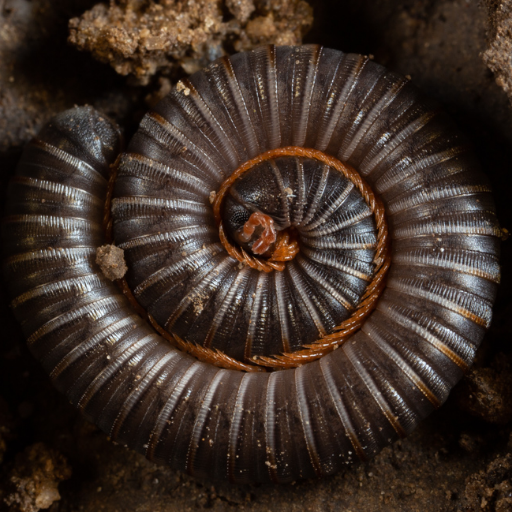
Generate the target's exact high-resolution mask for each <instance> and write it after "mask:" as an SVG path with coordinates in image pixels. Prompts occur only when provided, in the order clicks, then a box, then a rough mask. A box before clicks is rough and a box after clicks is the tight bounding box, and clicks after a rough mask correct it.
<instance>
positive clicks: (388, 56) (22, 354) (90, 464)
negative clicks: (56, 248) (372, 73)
mask: <svg viewBox="0 0 512 512" xmlns="http://www.w3.org/2000/svg"><path fill="white" fill-rule="evenodd" d="M94 3H95V2H94V1H92V0H91V1H88V0H74V1H72V0H32V1H30V0H0V189H1V190H2V191H4V190H5V185H6V183H7V181H8V179H9V177H10V176H11V175H12V173H13V172H14V168H15V164H16V161H17V159H18V157H19V154H20V150H21V147H22V146H23V144H24V143H25V142H26V141H27V140H28V139H29V138H30V137H31V136H32V135H33V134H34V133H35V132H36V131H37V129H38V128H39V127H40V126H41V124H42V123H43V122H44V121H45V120H47V119H48V118H49V117H50V116H51V115H53V114H54V113H56V112H58V111H60V110H62V109H64V108H68V107H71V106H73V105H74V104H84V103H88V104H91V105H94V106H95V107H97V108H99V109H102V110H103V111H104V112H105V113H106V114H109V115H110V116H112V117H114V118H115V119H116V120H118V121H119V122H120V123H122V125H123V126H125V127H126V132H127V134H128V135H129V134H130V133H131V132H132V131H133V130H134V127H135V126H136V123H137V122H138V120H139V119H140V117H141V115H142V113H143V112H144V110H145V109H146V106H147V103H150V102H152V101H154V100H155V99H157V98H158V97H159V96H161V94H163V93H165V91H166V90H167V89H168V88H169V84H170V83H171V82H172V81H173V80H174V78H175V77H176V76H179V74H180V73H183V72H184V70H186V68H187V67H186V65H185V66H183V65H182V64H183V63H180V61H178V63H177V64H173V63H172V62H171V61H170V60H169V61H167V60H166V59H167V57H165V56H163V55H162V53H159V54H151V53H149V55H150V56H151V57H148V55H147V54H144V52H146V50H147V49H148V47H147V46H144V48H143V47H142V46H140V47H139V46H137V48H138V49H137V50H136V51H135V54H137V57H136V58H137V59H139V60H137V62H138V63H140V62H145V61H144V55H146V57H148V58H153V57H154V58H155V59H156V61H158V62H159V63H160V64H159V66H160V68H162V69H163V70H164V71H165V72H166V73H168V76H164V77H162V76H159V75H157V74H155V75H151V74H150V73H148V72H146V71H144V73H143V75H144V77H145V78H144V81H145V82H146V83H147V85H146V86H145V87H140V86H139V87H137V86H135V85H133V84H134V81H133V80H130V79H127V78H126V77H121V76H119V75H117V74H116V72H115V71H114V70H113V69H112V67H110V66H108V65H106V64H101V63H98V62H96V61H94V60H93V59H92V58H91V56H90V55H89V54H88V53H83V52H77V51H76V50H75V49H74V48H72V47H70V46H68V45H67V44H66V38H67V36H68V31H67V22H68V20H69V19H71V18H74V17H78V16H80V15H81V14H82V13H83V12H84V11H86V10H89V9H91V8H93V5H94ZM147 3H148V2H144V1H142V0H141V1H130V2H129V1H121V0H119V2H117V4H116V5H125V6H126V5H127V4H130V5H131V6H132V7H134V8H135V10H136V9H137V8H140V6H141V5H143V4H147ZM171 3H172V2H170V1H160V2H159V4H161V5H162V6H169V5H171ZM199 3H201V2H199ZM212 3H215V4H216V5H220V4H217V2H212ZM297 3H298V2H291V1H283V2H281V1H278V0H257V1H255V2H252V0H226V4H225V5H224V4H222V6H221V7H222V9H221V15H220V18H219V19H218V23H219V24H222V23H228V22H230V21H231V22H232V24H234V23H238V24H239V25H240V27H239V28H240V30H246V29H247V24H249V23H250V22H251V21H253V22H254V20H256V19H257V18H258V17H265V16H270V14H271V11H272V10H273V12H274V13H273V14H272V20H274V21H275V22H280V20H281V18H279V16H278V15H277V12H278V11H276V7H279V4H283V5H284V4H286V5H287V6H288V7H289V6H290V5H292V6H293V5H297ZM309 3H310V4H311V5H312V6H313V8H314V15H315V22H314V25H313V29H312V30H311V31H310V32H309V34H308V35H307V36H306V41H307V42H319V43H322V44H325V45H328V46H331V47H333V48H338V49H340V50H343V51H355V52H360V53H371V54H374V55H375V58H376V60H377V61H378V62H381V63H383V64H385V65H387V66H389V67H391V68H392V69H394V70H397V71H399V72H401V73H403V74H408V75H411V76H412V79H413V81H414V82H415V83H416V84H417V85H418V86H419V87H421V88H422V89H423V90H424V91H425V92H426V93H427V94H429V95H430V96H433V97H435V98H437V99H438V100H439V101H441V102H442V103H443V104H444V106H445V108H446V109H447V110H448V111H449V112H450V113H451V114H452V115H453V117H454V118H455V120H456V121H457V123H458V124H459V125H460V126H461V127H462V128H463V130H464V131H465V132H466V133H467V134H468V136H469V137H470V138H471V140H472V142H473V144H474V146H475V148H476V150H477V152H478V154H479V157H480V159H481V160H482V162H483V163H484V167H485V169H486V172H487V174H488V175H489V178H490V180H491V182H492V184H493V187H494V190H495V196H496V202H497V206H498V212H499V216H500V219H501V222H502V225H503V226H504V227H506V228H508V229H509V230H510V229H511V227H512V208H511V206H510V200H509V198H508V196H509V194H510V190H511V181H512V178H511V172H510V162H512V115H511V113H512V112H511V109H510V104H509V100H508V98H507V95H506V94H505V92H504V91H503V90H502V89H500V87H499V86H498V85H497V84H496V83H495V78H494V76H493V74H492V73H491V71H490V70H489V69H488V68H487V67H486V64H485V63H484V60H483V58H482V55H481V54H482V52H484V51H485V50H486V49H487V48H488V46H489V47H490V48H492V49H493V53H492V59H493V62H496V63H499V65H500V70H501V71H500V73H501V75H502V76H503V77H507V76H510V64H509V68H508V69H507V65H506V63H507V62H509V63H510V55H509V54H508V55H507V53H506V52H507V50H506V49H507V48H510V37H511V34H510V33H509V32H507V30H502V31H501V32H500V29H499V27H506V26H507V24H506V23H505V22H504V21H503V14H502V13H503V12H507V11H506V9H507V8H508V6H507V5H508V2H504V4H507V5H505V8H502V7H501V2H500V1H498V0H487V3H482V2H478V1H477V0H345V1H343V2H340V1H338V0H330V1H329V0H314V1H311V2H309ZM253 7H254V9H253ZM96 9H101V8H96ZM103 12H106V11H103ZM151 12H152V11H151V10H147V13H149V14H151ZM149 14H148V15H149ZM287 19H289V20H295V21H289V23H292V24H293V23H296V18H294V16H293V15H290V16H289V18H287ZM233 20H235V21H233ZM276 20H277V21H276ZM281 21H282V20H281ZM258 23H259V25H258ZM79 24H80V22H78V21H77V22H75V25H76V26H79ZM265 24H266V25H265ZM104 26H105V25H103V27H104ZM132 28H133V27H132ZM256 29H257V30H260V32H259V33H258V32H257V30H256ZM289 29H290V31H291V33H296V32H293V31H294V30H296V29H297V26H295V25H294V26H293V27H290V28H289ZM251 30H253V34H255V33H256V34H259V35H260V36H261V37H270V36H271V35H272V34H270V32H271V31H272V30H273V29H272V27H271V25H269V24H268V20H267V21H265V22H263V23H262V22H261V20H260V21H258V22H257V23H256V25H255V26H253V28H252V29H251ZM279 30H280V31H282V30H284V29H283V26H280V29H279ZM269 31H270V32H269ZM249 32H250V30H249ZM226 33H227V32H226ZM230 34H231V35H230V36H229V37H228V39H227V40H226V41H224V40H223V39H222V37H221V36H219V35H218V34H217V32H216V33H215V37H217V41H218V46H217V51H230V48H232V47H234V45H235V43H236V41H242V40H243V42H244V44H247V45H248V46H250V45H251V44H254V42H257V41H252V40H251V39H250V37H249V36H247V37H246V36H244V35H243V34H242V33H241V32H238V33H235V36H236V37H235V36H233V35H232V34H233V33H230ZM237 37H238V39H236V38H237ZM507 38H508V39H507ZM265 40H268V39H265ZM146 42H147V41H146ZM149 43H151V41H149ZM153 43H154V41H153ZM141 44H142V43H141ZM144 44H145V43H144ZM240 44H241V43H240ZM206 46H207V45H206ZM206 46H205V47H203V49H205V48H206ZM219 48H220V50H218V49H219ZM149 49H150V50H151V44H149ZM156 51H157V52H161V51H162V50H161V49H158V48H156ZM197 51H198V52H200V51H201V49H200V48H199V50H197ZM137 52H138V53H137ZM171 53H172V52H171ZM184 55H188V56H191V55H192V54H191V53H189V54H184ZM113 56H114V58H113V59H112V64H113V65H114V67H115V65H116V63H117V64H119V62H120V61H119V55H118V54H116V53H115V52H114V53H113ZM182 57H183V56H181V57H180V56H179V55H178V59H181V58H182ZM192 57H193V59H199V60H201V59H203V58H204V56H203V55H202V54H201V55H200V54H199V53H198V54H193V55H192ZM507 59H508V60H507ZM114 61H115V62H114ZM135 61H136V60H134V59H131V60H130V59H129V58H128V63H129V64H128V68H127V67H126V66H125V67H122V69H123V70H125V69H129V66H130V65H132V64H133V62H135ZM130 62H131V63H132V64H130ZM488 62H489V59H488ZM162 63H163V64H162ZM143 69H145V70H150V69H151V70H152V69H153V67H152V66H149V65H148V67H147V68H144V66H143ZM155 69H156V68H155ZM507 73H508V75H507ZM139 83H140V80H139ZM500 83H501V84H502V86H504V85H505V84H506V83H507V81H506V79H505V78H502V79H501V82H500ZM130 84H132V85H130ZM510 244H511V242H510V241H508V242H505V243H504V244H503V258H502V262H503V273H504V276H503V285H502V286H501V289H500V295H499V298H498V301H497V304H496V308H495V317H494V321H493V325H492V327H491V330H490V331H489V333H488V336H487V337H486V340H485V342H484V345H483V347H482V350H481V351H480V352H479V355H478V360H477V363H476V365H475V367H474V368H473V370H472V371H471V372H470V374H469V375H468V376H467V377H466V378H465V379H464V380H463V381H462V383H461V384H460V385H459V386H457V388H456V389H455V390H454V393H452V396H451V397H450V398H449V400H448V402H447V403H446V404H445V405H444V406H443V407H442V408H441V409H440V410H439V411H437V412H436V413H435V414H433V415H432V416H431V417H430V418H428V419H427V420H426V421H425V422H424V423H423V424H422V425H421V426H420V428H419V429H418V430H417V431H416V432H414V433H413V435H411V436H410V437H409V438H408V439H406V440H404V441H401V442H398V443H396V444H395V445H393V446H391V447H389V448H386V449H385V450H383V452H382V453H381V454H380V455H379V456H378V457H377V458H376V459H374V460H373V461H371V462H369V463H368V464H366V465H361V466H359V467H357V468H352V469H349V470H346V471H344V472H342V473H340V474H338V475H336V476H334V477H332V478H328V479H325V480H322V481H308V482H301V483H297V484H295V485H288V486H243V487H237V486H231V485H227V484H223V485H219V484H216V483H212V482H205V481H195V480H193V479H191V478H189V477H187V476H186V475H183V474H181V473H178V472H175V471H171V470H170V469H168V468H165V467H158V466H155V465H153V464H151V463H149V462H147V461H146V460H145V459H144V458H143V457H141V456H139V455H136V454H134V453H132V452H131V451H128V450H126V449H124V448H122V447H121V446H115V445H113V444H112V443H110V442H109V441H108V439H107V438H106V436H105V435H104V434H102V433H101V432H100V431H98V430H97V429H96V428H95V427H94V426H92V425H90V424H89V423H87V422H86V421H85V420H84V419H83V418H81V417H80V415H79V414H78V413H76V412H75V411H74V409H73V408H72V407H71V406H70V405H69V404H67V403H66V401H65V399H64V398H63V397H62V396H61V395H59V394H58V393H57V392H56V391H55V390H54V389H53V388H52V386H51V384H50V382H49V380H48V378H47V377H46V375H44V374H43V372H42V370H41V369H40V368H39V365H38V364H37V362H36V361H34V360H33V358H32V357H31V356H30V354H29V353H28V350H27V349H26V347H25V345H24V343H23V340H22V337H21V333H20V331H19V329H18V327H17V325H16V324H15V322H14V319H13V318H12V316H11V314H10V312H9V309H8V305H7V299H6V297H5V295H4V293H3V291H2V290H0V298H1V308H0V314H1V325H2V335H1V341H2V343H1V345H0V459H3V462H2V464H1V466H0V510H13V511H16V510H23V511H35V510H37V508H39V506H40V505H41V504H42V503H44V504H47V503H49V502H52V501H53V500H54V499H55V498H56V497H57V494H56V489H57V488H58V492H59V493H60V496H61V499H60V501H54V502H53V504H52V505H51V508H50V510H51V511H52V512H57V511H59V512H71V511H85V512H97V511H105V512H113V511H119V512H121V511H123V512H124V511H147V512H158V511H165V512H171V511H175V510H179V511H180V512H181V511H186V510H199V509H205V508H210V509H212V510H217V511H221V510H232V509H235V508H238V509H240V510H253V511H267V510H269V511H280V510H287V511H294V510H312V511H331V510H332V511H334V510H336V511H344V512H348V511H352V512H356V511H358V512H359V511H370V512H371V511H381V510H382V511H386V512H387V511H390V512H391V511H407V512H412V511H418V512H430V511H432V512H444V511H446V512H448V511H464V512H473V511H475V512H476V511H482V512H491V511H494V512H505V511H512V437H511V433H512V425H511V423H510V419H511V417H512V401H511V393H512V391H511V389H512V386H511V380H512V377H511V375H512V373H511V367H512V351H511V349H510V336H511V333H512V275H511V265H510V261H512V254H511V252H512V251H511V248H510ZM57 486H58V487H57ZM6 500H7V501H6ZM7 503H9V505H8V504H7Z"/></svg>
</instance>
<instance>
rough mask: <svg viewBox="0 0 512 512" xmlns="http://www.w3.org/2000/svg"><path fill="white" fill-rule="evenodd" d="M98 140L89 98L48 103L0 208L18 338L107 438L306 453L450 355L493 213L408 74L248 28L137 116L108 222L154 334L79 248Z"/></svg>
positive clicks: (431, 377) (324, 462) (146, 444)
mask: <svg viewBox="0 0 512 512" xmlns="http://www.w3.org/2000/svg"><path fill="white" fill-rule="evenodd" d="M118 145H119V135H118V130H117V128H116V127H115V126H114V125H113V124H112V123H111V122H110V121H109V120H107V119H106V118H104V117H102V116H101V115H100V114H98V113H97V112H96V111H94V110H93V109H91V108H77V109H73V110H71V111H68V112H65V113H63V114H61V115H60V116H57V117H56V118H55V119H54V120H52V121H51V122H50V123H49V124H48V125H47V126H46V127H45V128H44V129H43V130H42V132H41V133H40V134H39V136H38V137H36V139H34V141H32V142H31V143H30V144H29V145H28V147H27V149H26V150H25V153H24V155H23V157H22V160H21V162H20V165H19V167H18V172H17V175H16V177H15V178H14V179H13V180H12V182H11V185H10V191H9V194H8V197H9V201H8V209H7V217H6V219H5V221H4V228H3V229H4V231H3V243H4V248H5V260H4V275H5V278H6V280H7V281H8V284H9V287H10V292H11V294H12V297H13V301H12V305H13V309H14V312H15V314H16V317H17V318H18V320H19V321H20V322H21V324H22V326H23V330H24V332H25V334H26V336H27V340H28V344H29V347H30V349H31V351H32V352H33V354H34V355H35V356H36V357H37V358H38V359H39V360H40V361H41V362H42V364H43V365H44V367H45V369H46V370H47V371H48V373H49V374H50V376H51V378H52V379H53V381H54V382H55V384H56V386H57V387H58V388H59V389H61V390H62V391H63V392H64V393H66V395H67V396H68V398H69V399H70V400H71V401H72V402H73V403H74V404H75V405H76V406H77V407H78V408H79V409H81V410H82V411H83V412H84V414H85V415H86V416H87V417H88V418H89V419H91V421H93V422H94V423H96V424H97V425H98V426H99V427H100V428H101V429H103V430H104V431H105V432H106V433H108V434H109V436H111V438H112V439H114V440H117V441H119V442H122V443H125V444H127V445H128V446H130V447H131V448H133V449H135V450H137V451H139V452H141V453H144V454H145V455H146V456H147V457H148V458H149V459H150V460H154V461H157V462H165V463H168V464H170V465H172V466H173V467H175V468H179V469H182V470H185V471H187V472H188V473H190V474H192V475H196V476H208V477H211V478H215V479H229V480H231V481H233V482H264V481H274V482H290V481H292V480H296V479H299V478H308V477H312V476H322V475H329V474H332V473H334V472H335V471H337V470H339V469H340V468H341V467H342V466H344V465H346V464H349V463H350V462H351V461H353V460H354V459H356V458H357V457H360V458H362V459H366V458H368V457H371V456H372V455H374V454H375V453H377V452H378V451H379V450H380V449H381V448H382V447H383V446H385V445H387V444H388V443H390V442H392V441H393V440H395V439H397V438H398V437H402V436H404V435H406V434H407V433H409V432H410V431H411V430H412V429H413V428H414V427H415V426H416V425H417V424H418V422H419V421H420V420H421V419H422V418H424V417H425V416H426V415H428V414H429V413H430V412H431V411H432V410H433V409H434V408H436V407H439V406H440V405H441V404H442V403H443V402H444V401H445V400H446V398H447V396H448V393H449V391H450V389H451V388H452V387H453V386H454V384H455V383H456V382H457V381H458V380H459V379H460V377H461V376H462V374H463V372H464V371H465V370H466V369H467V368H468V367H469V366H470V365H471V363H472V361H473V358H474V355H475V351H476V349H477V348H478V345H479V344H480V342H481V340H482V337H483V335H484V332H485V330H486V328H487V327H488V325H489V323H490V321H491V308H492V303H493V301H494V297H495V293H496V288H497V283H498V281H499V266H498V251H499V235H500V229H499V226H498V222H497V220H496V217H495V213H494V206H493V201H492V197H491V193H490V189H489V187H488V185H487V184H486V181H485V179H484V178H483V176H482V174H481V172H480V170H479V166H478V163H477V162H476V160H475V157H474V155H473V153H472V152H471V151H470V150H468V149H467V147H466V145H465V143H464V142H463V140H462V138H461V137H460V135H459V133H458V132H457V131H456V129H455V128H454V127H453V126H452V123H451V122H450V121H449V119H447V117H446V116H445V115H444V114H443V113H442V112H440V111H439V110H438V109H437V107H436V106H435V105H434V104H433V103H432V102H431V101H429V100H426V99H425V98H424V97H423V96H422V95H421V94H420V93H419V92H418V91H417V89H416V88H415V87H414V86H413V85H411V84H410V83H409V81H408V80H407V79H405V78H403V77H401V76H398V75H396V74H395V73H391V72H389V71H387V70H386V69H385V68H383V67H382V66H380V65H378V64H376V63H374V62H372V61H370V60H369V59H368V58H366V57H363V56H360V55H353V54H343V53H341V52H339V51H335V50H329V49H325V48H322V47H319V46H302V47H273V46H267V47H263V48H260V49H258V50H255V51H253V52H249V53H241V54H237V55H234V56H233V57H230V58H224V59H221V60H218V61H216V62H214V63H213V64H212V65H210V66H209V67H208V68H206V69H205V70H204V71H201V72H199V73H196V74H194V75H192V76H191V77H190V78H189V79H188V80H184V81H182V82H179V83H178V86H177V87H176V88H175V89H174V90H173V91H172V92H171V93H170V94H169V95H168V96H167V97H166V98H164V99H163V100H162V101H161V103H159V104H158V105H157V106H156V107H155V109H154V110H153V111H151V112H150V113H148V114H147V115H146V116H145V117H144V119H143V121H142V123H141V126H140V128H139V130H138V132H137V133H136V135H135V136H134V138H133V139H132V141H131V142H130V144H129V146H128V149H127V151H126V153H124V154H123V155H122V156H121V158H120V159H119V166H118V170H117V173H118V175H117V180H116V184H115V188H114V192H113V197H112V208H111V213H112V225H113V237H114V241H115V244H116V245H118V246H119V247H121V248H122V249H124V251H125V255H126V259H127V263H128V267H129V271H128V274H127V276H126V281H127V283H128V285H129V286H130V288H131V290H132V294H133V297H134V298H135V300H136V301H137V302H138V303H139V304H140V305H141V306H142V307H143V308H144V309H145V310H146V311H147V313H148V315H149V316H150V318H151V319H152V322H153V324H154V325H155V327H156V329H157V330H158V331H159V332H161V333H162V334H163V336H164V337H162V336H161V335H160V334H158V333H157V332H155V328H153V327H152V326H151V325H150V324H148V323H147V322H146V321H144V320H143V319H142V318H141V317H140V316H139V315H138V314H137V313H136V312H135V311H134V309H133V308H132V305H131V304H130V302H129V301H128V300H127V299H126V298H125V296H124V295H123V293H122V292H121V291H120V289H119V287H118V286H116V284H113V283H111V282H110V281H108V280H107V279H106V278H105V277H104V276H103V275H102V273H101V271H100V270H99V268H98V266H97V265H96V263H95V251H96V248H97V247H98V246H100V245H103V244H104V243H105V233H104V229H103V208H104V203H105V196H106V194H107V189H108V187H107V184H108V180H109V174H110V169H109V166H110V164H112V163H113V162H114V161H115V160H116V158H117V154H118V151H119V150H118ZM108 200H109V201H110V198H109V199H108ZM212 203H213V204H212ZM388 267H389V270H388ZM386 271H387V275H386ZM384 276H386V277H385V279H386V280H384ZM384 283H385V286H384ZM376 291H377V292H378V294H377V295H375V294H374V292H376ZM166 338H167V339H166ZM169 340H171V341H172V340H174V341H176V342H177V343H178V344H180V343H181V346H182V348H186V349H187V350H189V352H191V353H192V354H196V355H197V356H198V357H199V358H200V360H198V359H197V358H196V357H193V356H192V355H190V354H187V353H185V352H183V351H180V350H178V349H176V348H174V347H173V346H171V344H170V343H169ZM198 347H199V348H198ZM219 351H222V353H223V354H225V355H220V354H219ZM205 360H207V361H215V362H216V364H219V365H220V366H222V367H219V366H217V365H216V364H212V363H211V362H205ZM235 360H238V362H236V361H235ZM237 365H238V366H237ZM236 368H240V369H236ZM271 368H281V370H280V371H264V370H265V369H267V370H268V369H271ZM283 368H284V369H283ZM243 370H246V371H243ZM251 370H263V371H254V372H252V371H251Z"/></svg>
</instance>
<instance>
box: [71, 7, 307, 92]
mask: <svg viewBox="0 0 512 512" xmlns="http://www.w3.org/2000/svg"><path fill="white" fill-rule="evenodd" d="M312 23H313V11H312V9H311V7H310V6H309V4H308V3H307V2H305V1H304V0H278V1H273V2H261V1H258V0H195V1H189V2H183V1H180V2H177V1H175V0H162V1H156V0H155V1H152V0H121V1H119V2H116V3H113V2H111V3H110V5H108V6H107V5H105V4H102V3H101V4H97V5H95V6H94V7H93V8H92V9H91V10H89V11H87V12H85V13H84V14H83V15H82V16H81V17H79V18H73V19H72V20H71V21H70V23H69V28H70V34H69V41H70V42H71V43H72V44H73V45H75V46H76V47H77V48H79V49H80V50H86V51H89V52H91V53H92V54H93V55H94V57H96V58H97V59H98V60H100V61H102V62H108V63H110V65H111V66H112V67H113V68H114V69H115V70H116V71H117V72H118V73H119V74H121V75H133V76H135V77H136V78H137V79H138V81H139V82H140V83H147V81H148V80H149V78H150V77H151V76H152V75H154V74H155V73H158V72H167V73H170V72H172V71H173V70H177V69H179V68H181V69H182V70H183V71H185V72H186V73H193V72H194V71H198V70H199V69H201V68H203V67H204V66H205V65H206V64H208V62H210V61H212V60H214V59H216V58H217V57H221V56H223V55H226V54H227V53H228V52H229V50H232V49H235V50H237V51H239V50H249V49H252V48H254V47H255V46H258V45H260V44H264V43H276V44H300V43H301V42H302V37H303V36H304V34H305V33H306V32H307V31H308V30H309V28H310V27H311V25H312Z"/></svg>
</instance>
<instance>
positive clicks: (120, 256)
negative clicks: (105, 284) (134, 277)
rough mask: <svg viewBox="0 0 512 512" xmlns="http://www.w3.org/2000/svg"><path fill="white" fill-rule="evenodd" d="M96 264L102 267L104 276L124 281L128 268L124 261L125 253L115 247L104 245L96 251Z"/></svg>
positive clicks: (112, 279)
mask: <svg viewBox="0 0 512 512" xmlns="http://www.w3.org/2000/svg"><path fill="white" fill-rule="evenodd" d="M96 263H97V264H98V265H99V266H100V268H101V271H102V272H103V275H104V276H105V277H106V278H107V279H110V280H111V281H115V280H116V279H122V278H123V277H124V275H125V274H126V272H127V271H128V267H127V266H126V262H125V261H124V251H123V250H122V249H120V248H119V247H116V246H115V245H102V246H101V247H98V248H97V249H96Z"/></svg>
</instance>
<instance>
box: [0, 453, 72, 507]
mask: <svg viewBox="0 0 512 512" xmlns="http://www.w3.org/2000/svg"><path fill="white" fill-rule="evenodd" d="M70 477H71V468H70V467H69V466H68V464H67V462H66V459H65V458H64V457H63V456H62V455H61V454H60V453H58V452H57V451H55V450H52V449H49V448H47V447H46V446H45V445H44V444H43V443H36V444H34V445H32V446H29V447H28V448H27V449H26V450H25V451H24V452H23V453H22V454H20V455H18V456H17V457H16V463H15V466H14V468H13V470H12V472H11V474H10V477H9V479H8V480H9V484H8V485H10V487H11V490H10V492H9V493H8V494H7V496H6V497H5V498H4V503H6V504H7V505H8V506H9V510H10V511H12V512H37V511H38V510H41V509H46V508H49V507H50V506H51V505H52V503H54V502H55V501H58V500H60V494H59V490H58V485H59V483H60V482H61V481H62V480H67V479H68V478H70Z"/></svg>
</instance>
